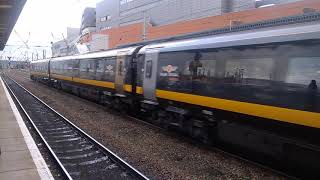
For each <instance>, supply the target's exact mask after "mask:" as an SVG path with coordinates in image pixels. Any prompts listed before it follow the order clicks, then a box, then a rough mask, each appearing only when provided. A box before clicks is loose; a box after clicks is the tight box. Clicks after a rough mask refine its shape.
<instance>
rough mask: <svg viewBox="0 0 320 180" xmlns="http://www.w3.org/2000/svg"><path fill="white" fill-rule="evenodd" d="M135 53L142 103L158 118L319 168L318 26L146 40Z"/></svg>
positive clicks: (196, 134)
mask: <svg viewBox="0 0 320 180" xmlns="http://www.w3.org/2000/svg"><path fill="white" fill-rule="evenodd" d="M139 57H140V58H139V61H140V62H138V67H139V65H140V67H143V71H141V70H140V71H139V68H138V71H137V72H138V78H140V79H138V85H140V86H141V87H142V89H143V91H142V92H143V93H142V94H143V97H144V99H143V101H142V105H141V106H142V108H144V111H147V112H149V114H151V115H152V116H153V117H157V118H158V119H157V123H162V124H166V125H167V126H172V127H175V128H177V129H180V130H182V131H183V132H186V133H189V134H190V135H192V136H194V137H198V138H200V139H202V140H204V141H207V140H208V139H210V140H212V139H213V140H215V141H222V142H224V143H228V144H232V145H234V146H235V147H241V148H244V149H247V150H248V151H252V152H259V153H261V154H264V155H267V156H270V157H276V158H279V159H283V160H286V161H284V162H298V163H299V164H300V165H301V167H303V166H309V167H310V169H313V170H314V169H317V168H316V166H317V165H316V164H317V160H316V159H320V149H319V147H320V146H319V145H320V140H319V139H318V138H316V137H319V135H320V132H319V128H320V93H319V90H318V85H319V83H320V25H319V24H307V25H303V26H301V25H300V26H285V27H281V28H280V29H263V30H259V31H254V32H253V31H245V32H240V33H239V32H238V33H232V34H225V35H220V36H213V37H204V38H197V39H189V40H181V41H176V42H167V43H158V44H151V45H147V46H145V47H143V48H142V49H141V50H140V51H139ZM289 139H290V140H289ZM310 145H316V146H310ZM297 154H299V156H297Z"/></svg>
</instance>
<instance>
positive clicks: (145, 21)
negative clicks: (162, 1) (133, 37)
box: [142, 11, 147, 41]
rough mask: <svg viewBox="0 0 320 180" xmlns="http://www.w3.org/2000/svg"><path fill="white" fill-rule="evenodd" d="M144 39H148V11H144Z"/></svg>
mask: <svg viewBox="0 0 320 180" xmlns="http://www.w3.org/2000/svg"><path fill="white" fill-rule="evenodd" d="M142 40H143V41H146V40H147V17H146V11H143V34H142Z"/></svg>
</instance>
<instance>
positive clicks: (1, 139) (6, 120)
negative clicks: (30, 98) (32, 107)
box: [0, 77, 54, 180]
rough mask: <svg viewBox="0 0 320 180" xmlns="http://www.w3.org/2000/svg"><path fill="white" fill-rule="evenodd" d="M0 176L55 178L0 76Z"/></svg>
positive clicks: (11, 179) (10, 179) (26, 179)
mask: <svg viewBox="0 0 320 180" xmlns="http://www.w3.org/2000/svg"><path fill="white" fill-rule="evenodd" d="M0 148H1V154H0V179H3V180H5V179H8V180H16V179H17V180H29V179H30V180H37V179H54V178H53V176H52V174H51V172H50V170H49V169H48V167H47V165H46V163H45V161H44V159H43V157H42V155H41V153H40V152H39V149H38V147H37V146H36V144H35V142H34V140H33V138H32V137H31V135H30V133H29V131H28V129H27V127H26V125H25V124H24V121H23V119H22V118H21V116H20V114H19V111H18V110H17V107H16V106H15V104H14V102H13V100H12V98H11V97H10V95H9V92H8V90H7V89H6V87H5V86H4V83H3V81H2V79H1V77H0Z"/></svg>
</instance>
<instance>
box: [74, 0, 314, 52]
mask: <svg viewBox="0 0 320 180" xmlns="http://www.w3.org/2000/svg"><path fill="white" fill-rule="evenodd" d="M305 9H309V10H311V11H319V10H320V1H319V0H112V1H110V0H103V1H100V2H99V3H97V5H96V9H95V10H93V9H91V13H88V11H85V12H84V15H83V17H82V22H83V23H82V24H83V25H82V27H86V26H84V24H88V22H91V25H90V30H89V31H84V29H82V30H81V32H82V37H81V38H80V40H79V42H80V43H82V44H86V45H87V46H88V47H89V49H90V50H91V51H99V50H106V49H110V48H115V47H117V46H120V45H124V44H131V43H137V42H142V41H149V40H156V39H163V38H168V37H174V36H177V35H184V34H190V33H195V32H202V31H207V30H213V29H218V28H223V27H228V26H233V25H238V24H246V23H254V22H258V21H263V20H270V19H276V18H281V17H286V16H293V15H299V14H303V13H305ZM94 18H95V21H96V22H95V24H93V23H92V19H94ZM89 24H90V23H89ZM87 27H89V26H87Z"/></svg>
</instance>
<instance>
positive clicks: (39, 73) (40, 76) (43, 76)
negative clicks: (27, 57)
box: [30, 59, 50, 83]
mask: <svg viewBox="0 0 320 180" xmlns="http://www.w3.org/2000/svg"><path fill="white" fill-rule="evenodd" d="M49 63H50V60H49V59H45V60H38V61H33V62H31V63H30V79H32V80H35V81H39V82H44V83H48V82H49V79H50V76H49V75H50V69H49Z"/></svg>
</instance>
